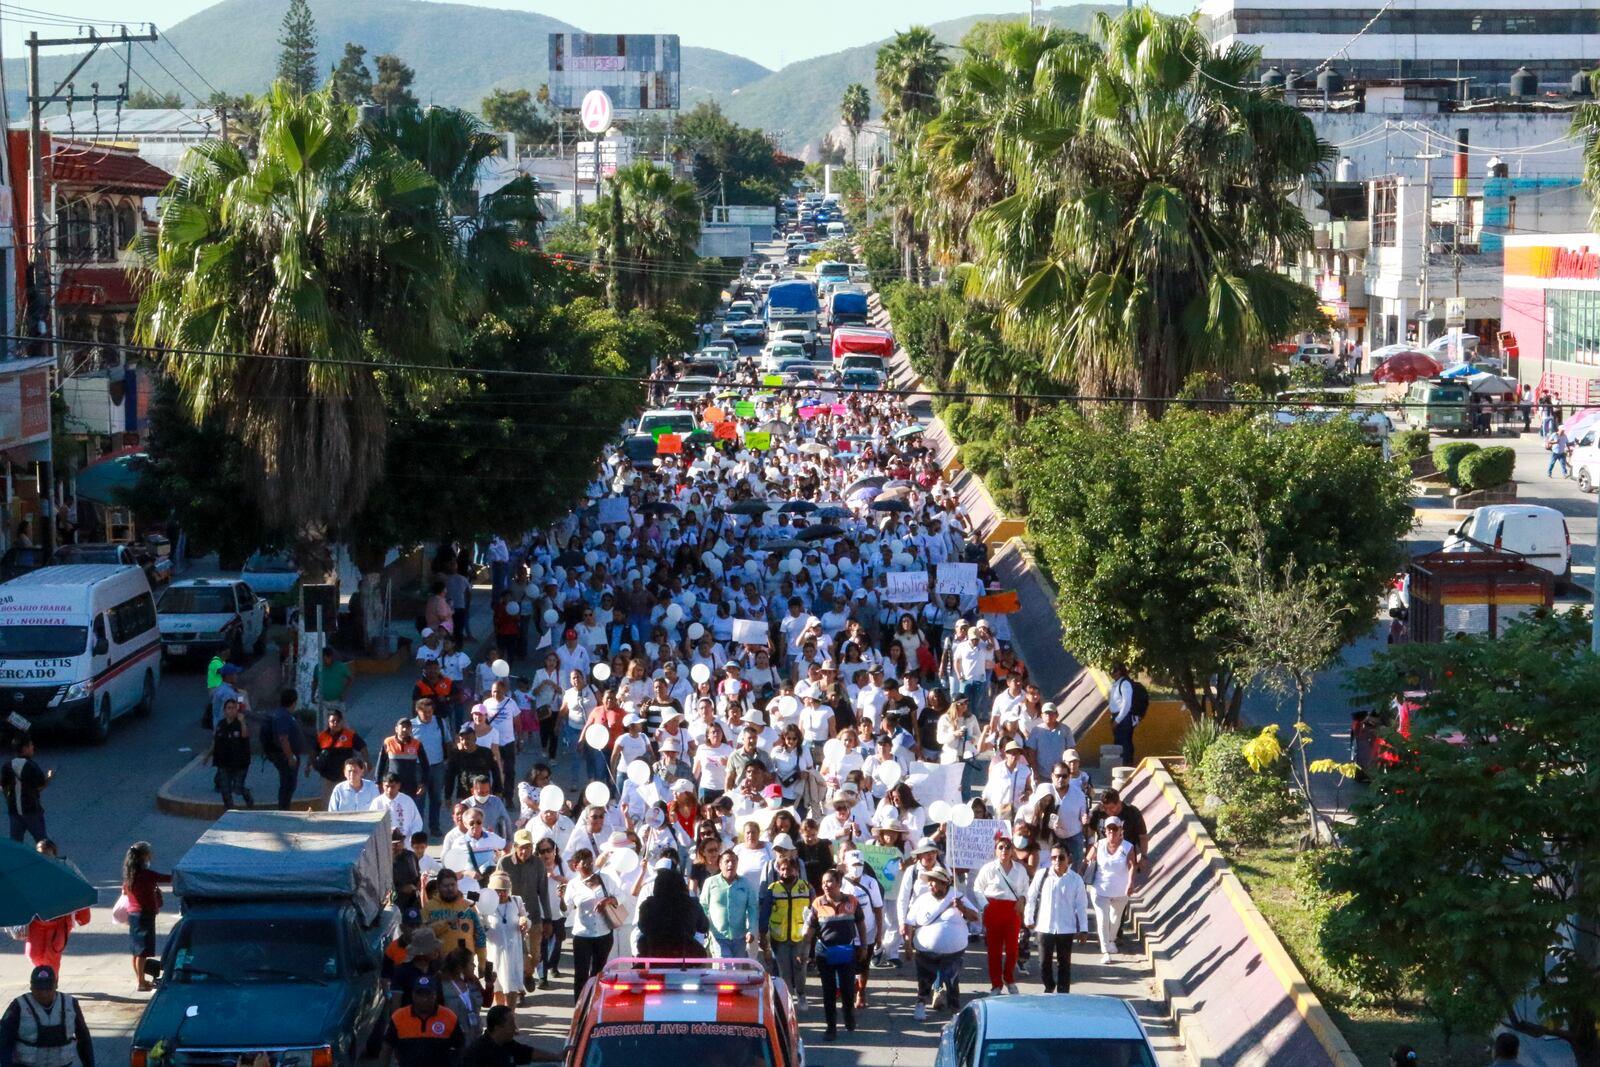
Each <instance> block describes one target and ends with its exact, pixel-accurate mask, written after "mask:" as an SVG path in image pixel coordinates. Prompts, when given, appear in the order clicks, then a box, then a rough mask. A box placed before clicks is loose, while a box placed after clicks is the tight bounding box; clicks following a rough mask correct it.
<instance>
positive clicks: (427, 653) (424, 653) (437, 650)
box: [416, 626, 444, 664]
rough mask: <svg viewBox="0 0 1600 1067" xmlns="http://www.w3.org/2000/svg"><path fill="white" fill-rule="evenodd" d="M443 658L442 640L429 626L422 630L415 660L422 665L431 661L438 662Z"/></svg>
mask: <svg viewBox="0 0 1600 1067" xmlns="http://www.w3.org/2000/svg"><path fill="white" fill-rule="evenodd" d="M443 656H444V638H443V637H442V636H441V635H440V634H439V632H438V631H436V630H434V629H433V627H431V626H425V627H423V630H422V644H420V645H418V646H417V652H416V660H417V663H419V664H422V663H426V662H428V661H429V660H430V659H431V660H439V659H441V658H442V657H443Z"/></svg>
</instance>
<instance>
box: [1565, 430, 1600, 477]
mask: <svg viewBox="0 0 1600 1067" xmlns="http://www.w3.org/2000/svg"><path fill="white" fill-rule="evenodd" d="M1567 464H1568V465H1569V466H1570V467H1571V468H1572V476H1573V477H1574V478H1576V479H1577V480H1578V488H1579V489H1581V490H1583V491H1584V492H1585V493H1592V492H1594V491H1595V489H1596V488H1597V487H1600V427H1596V426H1594V425H1590V426H1588V427H1586V428H1585V429H1584V431H1583V432H1582V433H1581V434H1579V435H1578V439H1577V441H1575V442H1573V445H1572V451H1570V452H1568V453H1567Z"/></svg>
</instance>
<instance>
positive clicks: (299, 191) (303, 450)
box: [136, 83, 536, 574]
mask: <svg viewBox="0 0 1600 1067" xmlns="http://www.w3.org/2000/svg"><path fill="white" fill-rule="evenodd" d="M405 121H406V120H402V119H396V120H394V121H393V123H391V124H389V125H380V126H379V127H378V128H376V129H373V128H366V127H363V126H362V125H361V124H360V122H359V120H358V118H357V112H356V109H355V108H354V107H352V106H349V105H342V104H339V103H337V102H336V101H334V100H333V99H332V97H331V95H330V94H329V93H328V92H326V91H320V92H313V93H309V94H306V95H305V96H303V97H302V96H300V95H298V94H297V93H295V92H294V91H293V90H292V89H291V88H290V87H288V86H286V85H284V84H281V83H280V84H279V85H276V86H274V87H273V89H272V91H271V92H270V93H269V94H268V95H267V96H266V97H265V98H264V99H263V101H262V111H261V129H260V137H259V143H258V145H257V149H256V152H255V153H254V155H253V156H251V157H248V158H247V157H246V155H245V154H244V153H243V152H241V151H240V149H239V148H238V147H237V146H235V145H232V144H229V143H227V142H223V141H208V142H205V143H203V144H201V145H198V146H196V147H195V148H194V149H192V150H191V151H190V153H189V154H188V156H186V158H185V160H184V164H183V166H182V168H181V173H180V176H179V177H178V178H177V179H176V180H175V181H174V182H173V184H172V185H171V186H170V187H169V189H168V190H167V195H166V197H165V198H164V201H163V206H162V211H161V218H160V226H159V228H158V230H157V231H156V233H155V235H154V236H153V237H151V238H148V239H146V240H145V241H144V242H143V244H142V246H141V249H140V251H141V253H142V266H141V267H140V268H139V270H140V274H141V276H142V281H143V295H142V296H141V298H140V303H139V311H138V318H137V327H136V328H137V332H138V335H139V340H140V341H141V342H143V343H146V344H150V345H155V346H160V347H166V348H173V349H190V350H210V351H217V352H227V353H252V354H253V355H249V356H243V357H236V356H231V355H230V356H224V355H216V356H196V355H184V354H175V355H173V356H172V357H171V358H170V359H169V360H168V371H169V373H170V374H171V375H172V377H173V380H174V381H175V383H176V384H177V386H178V389H179V392H180V395H181V397H182V400H183V402H184V405H185V407H186V408H187V410H188V411H189V413H190V414H191V415H192V416H193V417H194V418H195V419H196V420H197V421H198V420H199V419H202V418H205V417H206V416H208V415H210V414H213V413H215V414H218V415H220V416H221V417H222V419H223V421H224V424H225V425H226V426H227V428H228V430H229V431H230V432H231V433H232V434H234V435H235V436H236V437H237V438H238V439H239V440H241V441H243V442H244V443H245V445H246V448H247V449H248V452H249V456H250V458H251V461H252V463H253V465H254V467H255V474H256V478H255V481H254V483H253V484H252V485H251V486H249V487H247V488H248V491H251V492H253V493H254V494H255V495H256V497H257V498H258V502H259V504H260V506H261V510H262V512H263V513H264V514H266V515H269V516H271V517H272V518H273V519H274V521H275V522H276V524H277V525H278V526H279V527H280V528H282V529H283V530H285V531H287V532H289V533H290V535H291V537H292V538H293V541H294V545H295V550H296V554H297V556H298V557H299V558H300V562H301V563H302V565H303V566H304V567H305V568H306V569H307V570H308V571H310V572H312V573H321V574H326V573H328V571H329V570H331V556H330V552H329V549H328V539H329V538H330V537H331V536H333V535H335V534H337V533H338V532H339V531H340V530H341V529H342V528H343V527H344V525H345V524H346V523H347V522H348V521H349V520H350V519H351V518H352V517H353V516H354V515H355V513H356V512H357V511H358V510H359V508H360V507H361V504H362V503H363V502H364V500H365V499H366V496H367V494H368V493H369V491H370V490H371V488H372V486H373V485H374V483H375V482H376V481H377V479H378V478H379V477H380V475H381V473H382V470H383V456H384V450H385V445H386V419H385V408H386V405H387V404H389V403H405V402H415V401H417V400H419V399H420V397H421V394H422V393H423V392H424V390H422V389H421V388H420V387H421V385H422V376H421V375H419V374H416V373H414V372H410V371H407V370H406V369H404V368H403V367H402V366H401V365H415V364H421V365H443V364H446V363H447V362H448V361H449V360H450V357H451V355H452V353H454V352H457V351H459V350H460V349H461V347H462V345H463V341H464V338H465V336H466V332H467V331H468V330H470V328H471V325H472V323H471V317H472V315H473V313H474V312H475V311H476V310H477V309H478V308H481V307H482V306H484V305H485V304H486V303H487V302H488V301H489V300H490V299H491V296H492V294H493V293H495V292H496V291H498V290H499V289H500V288H502V287H504V286H505V285H506V283H505V279H504V276H503V271H504V269H505V264H504V263H503V262H500V261H499V260H498V259H497V258H496V257H495V256H491V255H485V257H484V259H485V261H486V262H478V261H476V260H475V259H474V257H475V256H476V255H477V253H478V251H480V250H482V249H484V248H487V247H490V246H494V247H495V248H497V249H499V248H504V247H507V245H508V243H509V242H510V241H512V240H518V239H522V238H521V237H520V236H517V235H519V234H521V233H522V232H523V224H524V222H525V221H526V220H527V218H528V208H527V205H526V204H524V203H522V202H521V194H520V193H519V192H518V191H515V190H514V191H513V192H512V193H511V194H510V195H509V197H507V198H506V199H504V200H499V201H497V200H495V199H486V202H485V203H484V204H483V205H478V206H477V207H476V208H475V209H472V210H466V208H465V205H462V204H460V203H459V201H458V200H457V196H458V194H459V192H460V189H461V184H460V183H461V181H462V180H463V179H462V174H463V171H462V169H461V166H460V165H459V162H458V161H456V160H453V159H450V158H447V156H449V154H450V153H451V152H457V151H460V150H461V149H462V148H463V142H461V141H460V140H457V141H455V142H452V141H451V140H450V136H449V135H448V131H447V129H446V127H447V125H448V123H447V116H445V115H440V116H439V117H438V118H436V119H430V120H410V121H413V122H414V123H415V124H414V125H410V126H406V125H404V122H405ZM396 123H398V125H397V124H396ZM460 132H461V131H460V130H459V129H458V130H456V131H455V133H458V134H459V133H460ZM466 142H467V143H473V144H475V143H476V142H474V141H473V139H472V138H470V137H468V138H467V139H466ZM419 146H431V148H427V147H419ZM419 157H420V158H419ZM422 159H426V160H427V161H428V162H427V165H425V164H424V163H423V162H422V161H421V160H422ZM430 170H431V171H433V172H437V173H438V174H439V175H440V178H442V179H443V180H444V184H441V181H440V180H439V179H436V178H435V176H434V174H433V173H430ZM513 201H515V203H513ZM458 208H459V209H461V211H460V215H459V217H454V216H457V215H458V210H457V209H458ZM535 217H536V212H535ZM490 231H494V233H495V236H494V237H493V238H492V239H491V238H490V237H489V236H488V233H489V232H490ZM363 365H371V368H372V369H368V367H367V366H363Z"/></svg>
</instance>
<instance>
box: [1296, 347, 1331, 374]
mask: <svg viewBox="0 0 1600 1067" xmlns="http://www.w3.org/2000/svg"><path fill="white" fill-rule="evenodd" d="M1339 363H1340V359H1339V353H1337V352H1335V351H1334V350H1333V349H1332V348H1330V347H1328V346H1327V345H1319V344H1304V345H1301V346H1300V347H1298V348H1296V349H1295V352H1294V355H1292V356H1290V357H1289V366H1291V367H1298V366H1300V365H1302V364H1315V365H1316V366H1318V367H1321V368H1323V369H1324V370H1333V369H1334V368H1335V367H1337V366H1338V365H1339Z"/></svg>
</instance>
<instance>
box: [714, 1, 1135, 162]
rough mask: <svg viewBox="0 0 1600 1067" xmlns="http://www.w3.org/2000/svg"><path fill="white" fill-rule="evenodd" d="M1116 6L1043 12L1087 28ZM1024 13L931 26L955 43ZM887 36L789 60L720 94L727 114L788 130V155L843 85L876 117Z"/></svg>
mask: <svg viewBox="0 0 1600 1067" xmlns="http://www.w3.org/2000/svg"><path fill="white" fill-rule="evenodd" d="M1121 10H1122V7H1121V6H1120V5H1117V6H1110V5H1100V4H1073V5H1070V6H1066V7H1056V8H1051V9H1050V10H1048V11H1045V12H1042V17H1043V18H1045V19H1048V20H1049V21H1050V23H1051V24H1052V25H1055V26H1059V27H1061V28H1062V29H1066V30H1079V31H1083V32H1088V31H1089V30H1090V28H1091V27H1092V26H1093V23H1094V16H1095V13H1096V12H1099V11H1106V12H1111V13H1116V12H1119V11H1121ZM1026 17H1027V16H1025V15H1018V14H1015V13H1005V14H999V15H969V16H967V17H966V18H959V19H951V20H949V21H947V22H935V23H932V24H931V25H929V27H928V28H929V29H930V30H932V31H933V32H934V33H935V34H937V35H938V37H939V39H940V40H941V41H944V42H946V43H947V44H956V43H958V42H960V40H961V38H963V37H965V36H966V34H967V32H968V31H969V30H971V29H972V27H973V26H975V25H977V24H978V23H980V22H998V21H1009V20H1014V19H1015V20H1020V19H1023V18H1026ZM886 43H888V38H885V39H884V40H882V41H874V42H873V43H872V44H865V45H860V46H859V47H856V48H847V49H845V50H844V51H842V52H833V53H831V54H829V55H825V56H816V57H814V58H812V59H802V60H800V61H798V62H795V63H790V64H789V65H788V66H786V67H784V68H783V69H781V70H777V71H774V72H773V73H771V74H769V75H767V76H766V77H764V78H762V79H761V80H760V81H757V82H753V83H751V84H747V85H744V86H739V87H736V88H734V89H731V90H729V91H728V93H727V94H726V95H725V96H723V97H722V98H721V103H722V109H723V111H724V112H725V113H726V114H727V116H728V117H729V118H731V119H733V120H734V121H735V122H738V123H740V124H742V125H745V126H754V127H757V128H758V129H763V130H767V131H769V132H777V131H786V134H787V135H786V136H784V137H782V141H783V143H784V145H785V146H786V148H787V149H788V151H789V152H790V153H791V154H794V155H799V154H800V153H801V152H802V151H804V149H805V148H806V147H813V148H814V147H815V146H816V145H818V144H819V143H820V142H821V141H822V137H823V135H824V134H826V133H827V132H828V131H829V130H831V129H833V128H834V127H835V126H837V125H838V124H839V98H840V97H841V96H842V95H844V90H845V86H847V85H849V84H851V83H852V82H860V83H861V84H863V85H865V86H866V87H867V89H868V90H869V91H870V92H871V93H872V117H873V119H874V120H876V119H877V118H878V114H879V110H880V106H881V102H880V101H879V100H878V95H877V89H876V87H875V86H874V84H873V68H874V65H875V63H876V61H877V57H878V49H879V48H880V47H881V46H882V45H884V44H886Z"/></svg>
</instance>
